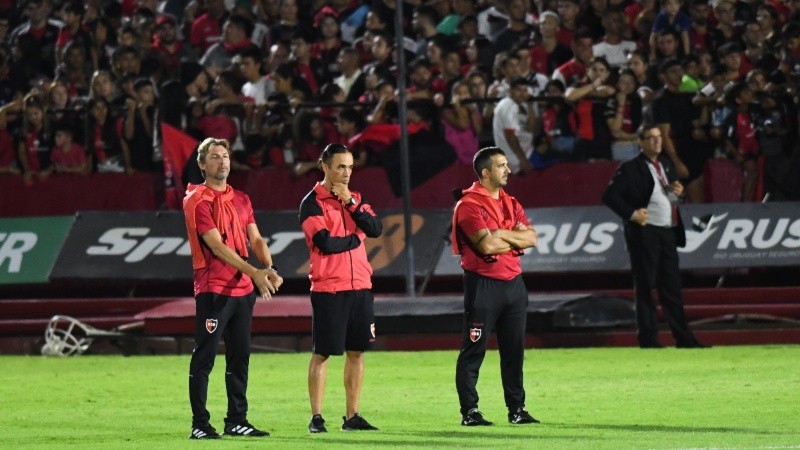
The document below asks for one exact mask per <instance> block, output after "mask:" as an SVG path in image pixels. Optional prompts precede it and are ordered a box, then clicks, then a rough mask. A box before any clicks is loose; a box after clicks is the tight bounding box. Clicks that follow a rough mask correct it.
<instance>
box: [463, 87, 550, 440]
mask: <svg viewBox="0 0 800 450" xmlns="http://www.w3.org/2000/svg"><path fill="white" fill-rule="evenodd" d="M519 92H521V93H522V92H525V89H524V86H521V87H520V88H519ZM473 168H474V170H475V173H476V174H477V175H478V181H476V182H474V183H473V184H472V186H470V187H469V188H468V189H464V190H462V191H461V192H459V194H461V195H460V196H461V198H460V200H459V202H458V203H457V204H456V207H455V210H454V211H453V227H452V236H451V242H452V248H453V253H455V254H457V255H461V266H462V267H463V268H464V320H463V328H462V332H461V351H460V352H459V354H458V361H457V362H456V391H457V392H458V400H459V406H460V410H461V425H462V426H487V425H492V422H490V421H488V420H486V419H485V418H484V417H483V415H482V414H481V412H480V411H479V410H478V391H477V383H478V375H479V372H480V368H481V364H482V363H483V359H484V356H485V354H486V349H487V348H488V344H489V336H490V335H491V333H492V331H493V330H496V331H497V343H498V346H499V348H500V354H501V355H503V356H501V363H500V372H501V379H502V382H503V392H504V397H505V404H506V407H507V408H508V421H509V423H511V424H514V425H521V424H532V423H539V421H538V420H536V419H535V418H534V417H533V416H531V415H530V414H529V413H528V411H526V410H525V388H524V385H523V382H522V377H523V375H522V374H523V370H522V368H523V359H524V353H525V323H526V319H527V308H528V290H527V289H526V288H525V283H524V281H523V280H522V277H521V276H520V274H521V272H522V269H521V266H520V258H519V256H520V254H521V253H522V252H524V250H525V249H526V248H532V247H536V245H537V242H538V238H537V235H536V230H534V229H533V226H532V225H531V224H530V222H529V220H528V219H527V217H525V211H524V210H523V209H522V206H521V205H520V203H519V202H518V201H517V200H516V199H515V198H513V197H512V196H510V195H508V194H506V192H505V191H504V190H503V188H504V187H505V186H506V185H507V184H508V176H509V174H510V173H511V170H510V167H509V165H508V161H507V160H506V157H505V155H504V152H503V150H501V149H500V148H498V147H487V148H484V149H481V150H480V151H479V152H478V153H477V154H476V155H475V160H474V162H473ZM501 298H502V299H503V300H502V301H498V299H501Z"/></svg>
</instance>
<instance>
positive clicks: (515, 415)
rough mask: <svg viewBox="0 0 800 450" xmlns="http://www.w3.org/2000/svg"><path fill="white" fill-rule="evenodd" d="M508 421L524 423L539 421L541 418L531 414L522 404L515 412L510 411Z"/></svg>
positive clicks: (517, 423)
mask: <svg viewBox="0 0 800 450" xmlns="http://www.w3.org/2000/svg"><path fill="white" fill-rule="evenodd" d="M508 423H513V424H515V425H522V424H525V423H539V420H537V419H536V418H535V417H533V416H532V415H530V413H528V411H525V408H523V407H521V406H520V407H519V408H517V409H516V410H514V411H513V412H509V413H508Z"/></svg>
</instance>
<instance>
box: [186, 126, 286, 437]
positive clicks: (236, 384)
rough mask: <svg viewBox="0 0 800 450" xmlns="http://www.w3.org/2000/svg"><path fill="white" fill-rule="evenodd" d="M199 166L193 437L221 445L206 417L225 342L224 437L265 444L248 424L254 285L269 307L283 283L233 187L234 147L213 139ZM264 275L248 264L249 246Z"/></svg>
mask: <svg viewBox="0 0 800 450" xmlns="http://www.w3.org/2000/svg"><path fill="white" fill-rule="evenodd" d="M197 164H198V166H199V167H200V173H201V174H202V175H203V178H204V179H205V182H204V183H203V184H201V185H192V184H190V185H189V186H188V188H187V190H186V197H185V198H184V200H183V211H184V213H185V215H186V230H187V233H188V235H189V246H190V248H191V251H192V266H193V267H194V295H195V308H196V314H195V348H194V352H193V353H192V361H191V363H190V366H189V400H190V403H191V406H192V432H191V434H190V435H189V439H219V438H220V435H219V434H217V431H216V430H215V429H214V427H213V426H211V424H210V423H209V420H210V419H211V415H210V414H209V412H208V410H207V409H206V398H207V396H208V375H209V374H210V373H211V369H212V368H213V367H214V359H215V357H216V356H217V347H218V346H219V341H220V339H222V338H224V339H225V363H226V364H225V386H226V388H227V389H226V390H227V393H228V414H227V416H226V417H225V429H224V434H225V435H228V436H248V437H264V436H269V433H268V432H266V431H262V430H259V429H257V428H255V427H254V426H253V425H251V424H250V422H248V421H247V396H246V393H247V377H248V368H249V365H250V330H251V325H252V322H253V305H254V304H255V302H256V295H255V290H254V289H253V285H254V284H255V287H256V288H257V289H258V292H259V293H260V294H261V295H262V296H263V297H264V299H265V300H269V299H271V298H272V295H273V294H275V293H276V292H277V291H278V288H280V287H281V284H283V278H281V276H280V275H278V272H277V271H276V270H275V268H274V267H273V266H272V255H271V254H270V252H269V248H268V247H267V242H266V241H265V240H264V238H263V237H262V236H261V232H259V230H258V226H256V222H255V218H254V216H253V206H252V204H251V203H250V198H249V197H248V196H247V194H245V193H243V192H241V191H237V190H235V189H233V188H232V187H231V186H229V185H228V182H227V179H228V174H230V171H231V153H230V144H229V143H228V141H227V140H225V139H216V138H207V139H205V140H204V141H203V142H201V143H200V146H199V147H198V151H197ZM248 242H249V243H250V248H251V249H252V251H253V254H254V255H255V257H256V259H258V261H259V262H260V263H261V264H262V265H263V266H264V267H265V268H264V269H257V268H255V267H253V266H252V265H250V264H249V263H248V262H247V254H248V251H247V243H248Z"/></svg>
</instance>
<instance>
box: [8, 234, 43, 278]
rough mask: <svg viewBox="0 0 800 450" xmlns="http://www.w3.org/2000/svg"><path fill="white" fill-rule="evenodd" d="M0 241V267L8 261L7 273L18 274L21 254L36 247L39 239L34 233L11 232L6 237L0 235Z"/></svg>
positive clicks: (20, 266)
mask: <svg viewBox="0 0 800 450" xmlns="http://www.w3.org/2000/svg"><path fill="white" fill-rule="evenodd" d="M0 241H2V242H3V245H2V246H0V267H2V266H3V263H4V262H5V261H6V260H8V273H19V271H20V269H21V268H22V256H23V254H24V253H26V252H27V251H29V250H31V249H32V248H33V247H34V246H35V245H36V242H38V241H39V237H38V236H37V235H36V233H31V232H28V231H22V232H13V233H9V234H8V235H6V233H0Z"/></svg>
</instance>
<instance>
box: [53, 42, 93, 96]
mask: <svg viewBox="0 0 800 450" xmlns="http://www.w3.org/2000/svg"><path fill="white" fill-rule="evenodd" d="M91 74H92V66H91V62H90V61H89V59H88V58H87V55H86V50H85V49H84V47H83V46H81V45H80V44H78V43H77V41H71V42H70V43H69V44H67V45H66V47H64V60H63V62H62V64H61V65H60V66H59V68H58V72H57V73H56V78H58V79H59V80H62V81H63V82H64V84H65V85H66V86H67V90H68V92H69V94H70V97H71V98H73V99H74V98H76V97H85V96H86V94H88V93H89V79H90V78H91V76H92V75H91Z"/></svg>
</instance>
